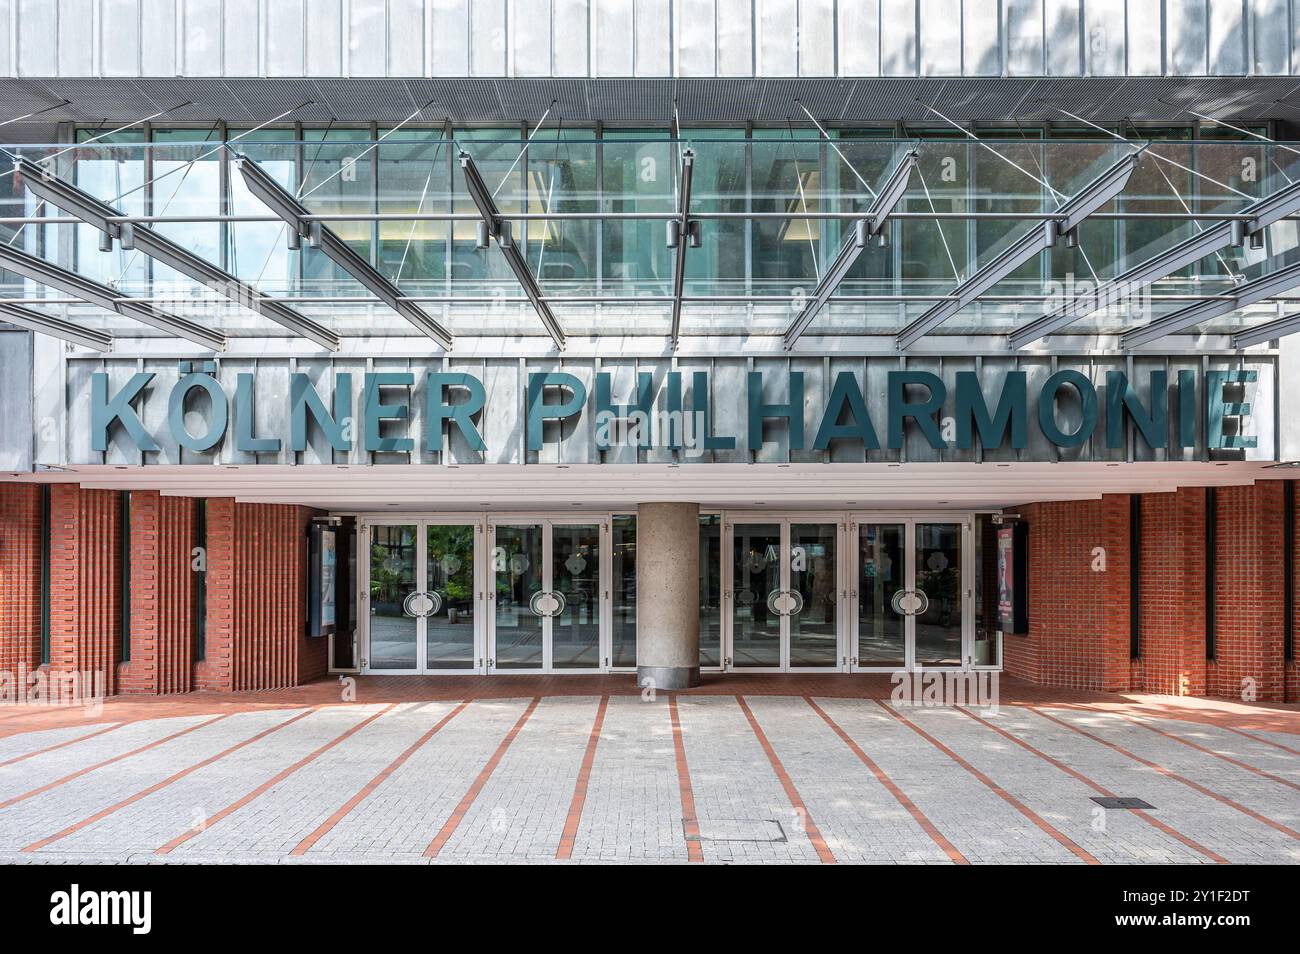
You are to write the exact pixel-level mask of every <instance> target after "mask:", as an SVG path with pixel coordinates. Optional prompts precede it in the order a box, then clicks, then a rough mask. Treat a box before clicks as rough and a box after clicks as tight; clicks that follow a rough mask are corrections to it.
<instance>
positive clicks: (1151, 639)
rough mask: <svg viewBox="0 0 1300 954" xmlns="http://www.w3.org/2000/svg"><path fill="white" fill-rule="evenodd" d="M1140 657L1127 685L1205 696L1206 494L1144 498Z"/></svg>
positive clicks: (1193, 491) (1187, 491) (1196, 490)
mask: <svg viewBox="0 0 1300 954" xmlns="http://www.w3.org/2000/svg"><path fill="white" fill-rule="evenodd" d="M1140 545H1141V547H1142V551H1141V556H1142V559H1141V568H1142V571H1141V572H1142V579H1141V600H1140V606H1141V611H1140V612H1141V635H1142V657H1141V659H1140V660H1138V666H1137V667H1136V671H1135V673H1134V676H1135V678H1134V680H1133V684H1132V687H1131V688H1133V689H1136V690H1142V691H1144V692H1155V693H1161V694H1163V695H1175V696H1203V695H1205V490H1204V488H1202V487H1185V488H1183V489H1181V490H1179V491H1177V492H1175V493H1167V494H1144V495H1143V497H1142V540H1141V544H1140Z"/></svg>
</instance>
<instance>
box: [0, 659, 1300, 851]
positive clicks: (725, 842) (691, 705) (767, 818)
mask: <svg viewBox="0 0 1300 954" xmlns="http://www.w3.org/2000/svg"><path fill="white" fill-rule="evenodd" d="M828 684H829V683H828ZM510 686H511V684H510V682H509V681H508V680H497V681H495V682H494V684H493V686H492V687H491V688H492V689H493V691H492V692H486V693H483V694H482V695H481V696H476V697H471V698H464V699H454V698H438V699H432V700H427V701H426V700H420V699H407V700H402V701H399V700H396V699H389V698H385V697H384V696H383V694H382V693H379V694H375V693H372V694H371V695H378V699H377V700H376V701H370V700H367V693H366V692H364V691H362V692H360V693H359V699H360V701H358V702H353V703H340V702H338V701H337V700H335V701H324V700H323V698H322V697H318V696H311V695H304V696H303V701H302V704H297V705H294V704H292V702H291V701H290V703H288V704H286V703H285V702H284V701H282V700H281V701H276V702H275V703H274V704H271V703H266V704H254V703H249V702H247V701H238V702H237V701H225V702H222V703H221V704H215V703H214V704H209V705H204V704H200V703H194V702H192V701H190V702H187V703H186V704H185V705H176V706H169V705H167V704H158V705H152V706H148V705H143V706H142V705H137V706H136V707H134V708H130V707H125V706H123V707H115V706H114V705H112V704H110V705H109V706H108V707H107V708H106V709H105V710H104V712H103V713H102V714H100V715H99V716H98V717H96V720H95V721H90V720H86V719H81V720H77V719H74V718H71V717H70V716H69V715H68V714H67V713H63V714H62V718H61V719H48V720H44V721H42V720H40V719H36V720H33V719H32V718H31V717H30V714H28V715H23V714H22V713H21V710H7V711H0V860H3V861H6V862H19V863H21V862H79V863H85V862H98V861H106V862H133V863H143V862H197V861H218V862H243V861H252V862H283V863H313V862H315V863H321V862H324V863H329V862H350V861H351V862H357V861H364V862H405V863H448V862H453V863H454V862H556V861H558V862H566V861H567V862H588V863H590V862H681V863H690V862H705V863H709V862H746V863H748V862H794V863H812V864H818V863H826V864H829V863H853V862H885V863H891V862H898V863H907V864H953V863H956V864H966V863H970V864H987V863H998V862H1029V863H1065V864H1095V863H1101V864H1127V863H1165V862H1173V863H1192V864H1196V863H1233V864H1240V863H1257V862H1298V861H1300V795H1298V794H1297V793H1298V792H1300V735H1297V734H1294V733H1295V728H1296V723H1300V714H1297V713H1296V712H1295V711H1294V710H1293V709H1292V710H1287V709H1272V710H1269V717H1270V721H1267V722H1263V723H1261V722H1260V721H1259V720H1255V721H1251V720H1249V719H1247V720H1244V721H1243V720H1233V719H1230V718H1228V719H1225V718H1207V717H1205V715H1204V713H1205V712H1206V711H1211V710H1205V709H1204V708H1198V707H1196V706H1193V705H1188V706H1187V707H1186V708H1183V709H1180V708H1179V705H1173V704H1171V705H1168V706H1158V705H1129V706H1123V705H1110V706H1108V705H1105V704H1100V703H1079V702H1064V703H1059V704H1057V703H1053V702H1051V701H1024V700H1021V701H1017V702H1013V703H1010V704H1007V703H1004V704H1002V705H1000V706H999V707H998V708H997V709H996V710H990V709H979V708H974V707H970V708H966V707H949V708H898V707H895V706H893V705H891V704H890V702H889V700H888V698H887V696H886V697H885V698H880V697H879V694H876V696H875V697H872V694H870V693H865V694H858V695H857V696H854V697H845V696H844V695H842V694H841V695H839V696H837V695H835V694H818V693H816V692H809V693H797V692H791V694H788V695H781V694H773V693H772V692H760V693H750V692H737V693H728V692H724V691H713V692H705V693H681V694H666V693H660V694H659V695H658V696H657V697H656V698H654V699H653V700H650V699H646V698H643V697H642V696H640V695H636V694H632V693H613V692H603V693H600V694H583V695H567V694H565V695H556V694H528V693H526V692H525V693H519V694H516V695H510V694H509V690H510ZM525 688H526V687H525ZM780 688H781V687H780V686H778V687H777V689H778V690H779V689H780ZM813 688H816V686H815V685H814V686H813ZM192 698H193V697H190V699H191V700H192ZM245 699H247V697H245ZM55 722H58V724H57V725H54V724H53V723H55ZM47 725H48V726H49V727H42V726H47ZM1243 725H1245V726H1249V727H1247V728H1242V727H1241V726H1243ZM1106 797H1121V798H1136V799H1141V800H1142V801H1143V802H1145V803H1147V804H1148V805H1150V806H1151V807H1150V808H1149V809H1142V808H1139V809H1127V808H1125V809H1107V808H1103V807H1102V806H1101V805H1099V804H1098V802H1097V801H1096V800H1095V799H1097V798H1106Z"/></svg>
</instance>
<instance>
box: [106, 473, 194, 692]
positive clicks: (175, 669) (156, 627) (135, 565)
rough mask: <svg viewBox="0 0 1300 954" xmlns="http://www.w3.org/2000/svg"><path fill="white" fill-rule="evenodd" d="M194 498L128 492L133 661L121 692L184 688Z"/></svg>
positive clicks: (189, 643)
mask: <svg viewBox="0 0 1300 954" xmlns="http://www.w3.org/2000/svg"><path fill="white" fill-rule="evenodd" d="M194 535H195V502H194V501H193V500H192V499H190V498H188V497H164V496H162V495H160V494H159V493H158V491H156V490H137V491H135V492H134V493H132V494H131V660H130V662H127V663H124V664H123V665H122V666H121V667H120V668H119V690H120V691H121V692H124V693H125V692H140V693H152V694H159V693H170V692H188V691H189V690H190V689H191V688H193V668H194V639H195V633H194V571H193V569H192V567H191V559H192V558H191V553H190V550H191V548H192V547H193V545H194Z"/></svg>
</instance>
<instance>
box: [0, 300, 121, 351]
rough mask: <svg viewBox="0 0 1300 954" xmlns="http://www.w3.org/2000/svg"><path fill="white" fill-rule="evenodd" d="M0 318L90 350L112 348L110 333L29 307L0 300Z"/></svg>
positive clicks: (108, 349) (109, 349) (110, 349)
mask: <svg viewBox="0 0 1300 954" xmlns="http://www.w3.org/2000/svg"><path fill="white" fill-rule="evenodd" d="M0 319H3V320H4V321H7V322H9V323H10V324H11V325H17V326H18V327H19V328H26V329H27V330H28V331H35V332H36V333H37V334H42V335H49V336H50V337H51V338H61V339H63V340H64V341H70V342H72V343H73V344H76V345H81V346H82V347H83V348H90V349H91V350H92V351H112V350H113V336H112V335H110V334H105V333H104V332H102V331H95V330H94V329H92V328H83V327H82V326H81V325H74V324H73V323H72V322H70V321H64V320H63V319H62V318H55V317H54V316H53V315H45V314H42V313H41V312H39V311H33V310H31V309H30V308H22V307H20V306H18V305H8V304H4V303H2V302H0Z"/></svg>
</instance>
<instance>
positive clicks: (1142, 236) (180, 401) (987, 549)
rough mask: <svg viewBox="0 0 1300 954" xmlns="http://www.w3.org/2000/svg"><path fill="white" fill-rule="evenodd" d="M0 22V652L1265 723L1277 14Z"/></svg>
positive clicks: (490, 10)
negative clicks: (1085, 701) (1015, 692)
mask: <svg viewBox="0 0 1300 954" xmlns="http://www.w3.org/2000/svg"><path fill="white" fill-rule="evenodd" d="M0 37H4V38H7V40H8V42H7V43H0V104H2V106H3V109H2V111H0V150H3V152H4V154H5V155H4V171H3V173H0V273H2V274H0V284H2V289H0V294H3V299H0V407H2V408H3V411H4V413H3V414H2V415H0V670H3V671H5V672H20V671H22V672H29V673H30V672H40V671H42V670H44V671H46V672H48V673H50V674H60V673H65V674H67V673H86V672H95V673H100V674H102V676H103V679H104V685H105V688H106V689H107V691H109V692H113V693H171V692H188V691H194V690H204V689H207V690H227V691H229V690H254V689H263V688H276V687H283V686H291V685H297V684H300V683H302V682H305V681H310V680H312V679H316V678H320V677H323V676H326V675H327V674H329V673H385V674H412V675H415V674H433V675H438V674H470V673H479V674H485V675H486V674H512V673H571V674H590V673H608V672H615V673H617V672H626V673H628V674H629V679H630V678H632V677H633V674H635V675H636V677H637V678H639V679H640V680H642V681H644V680H647V679H649V680H652V681H653V683H654V684H655V685H657V686H660V687H663V688H678V687H681V686H687V685H691V684H694V683H696V682H697V681H698V680H699V679H700V678H701V673H704V674H705V675H707V674H708V673H709V672H753V673H766V672H773V673H779V672H826V673H845V674H849V673H854V672H896V671H900V670H912V671H915V670H933V669H940V670H944V671H970V670H976V669H993V670H1001V671H1005V672H1007V673H1009V674H1012V675H1015V676H1018V677H1022V678H1025V679H1029V680H1031V681H1034V682H1038V683H1041V684H1044V685H1052V686H1066V687H1077V688H1094V689H1105V690H1115V691H1130V690H1131V691H1147V692H1158V693H1172V694H1179V695H1214V696H1232V697H1240V698H1247V699H1260V700H1295V699H1296V698H1297V696H1298V695H1300V677H1298V676H1297V670H1296V667H1295V664H1294V660H1293V645H1294V631H1295V628H1296V620H1295V613H1294V604H1295V596H1296V580H1295V573H1294V563H1295V551H1296V521H1297V517H1296V509H1295V505H1294V490H1293V481H1292V475H1293V473H1294V472H1293V471H1292V470H1291V465H1292V464H1293V463H1295V462H1296V461H1297V460H1300V425H1298V424H1297V420H1300V418H1298V416H1297V413H1296V412H1297V409H1298V408H1300V393H1297V382H1300V368H1297V356H1298V354H1300V350H1298V348H1297V345H1296V342H1295V340H1294V339H1293V338H1292V337H1291V335H1292V333H1293V332H1294V331H1295V330H1297V329H1300V300H1298V299H1297V298H1296V290H1297V288H1300V229H1298V228H1297V225H1298V224H1300V143H1297V141H1300V127H1297V126H1296V117H1297V115H1300V75H1297V74H1300V9H1296V8H1293V6H1292V5H1290V4H1288V3H1287V2H1285V0H1283V2H1278V0H1236V2H1221V0H1196V2H1185V0H1128V2H1125V0H1106V2H1089V3H1086V4H1085V3H1082V2H1081V0H1032V2H1030V0H963V2H958V0H496V2H490V3H489V2H479V0H297V2H294V0H286V2H279V0H277V2H275V3H271V2H269V0H26V2H24V0H11V2H0Z"/></svg>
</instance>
